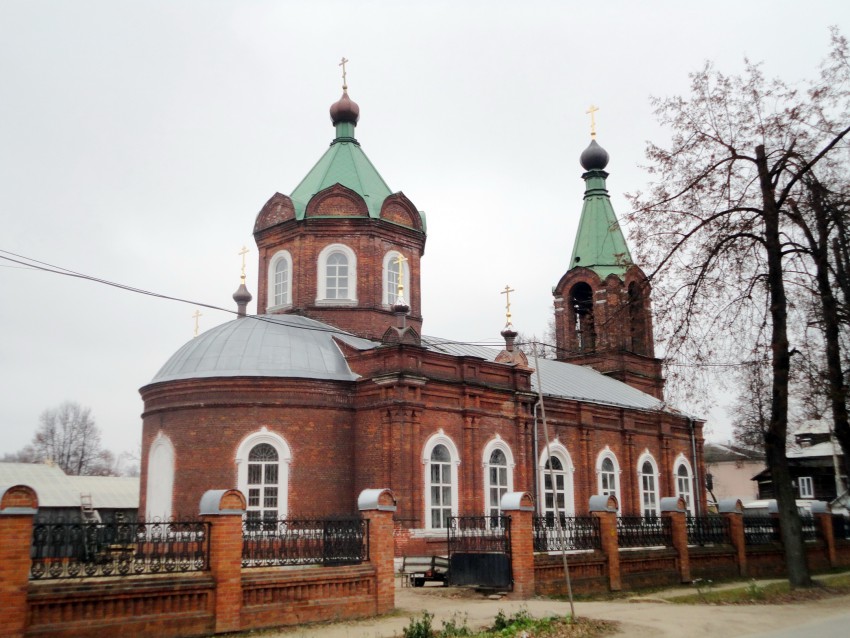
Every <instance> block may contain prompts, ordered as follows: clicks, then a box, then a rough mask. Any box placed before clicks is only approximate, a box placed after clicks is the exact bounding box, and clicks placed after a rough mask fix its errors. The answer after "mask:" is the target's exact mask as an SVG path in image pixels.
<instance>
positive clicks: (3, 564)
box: [0, 485, 38, 636]
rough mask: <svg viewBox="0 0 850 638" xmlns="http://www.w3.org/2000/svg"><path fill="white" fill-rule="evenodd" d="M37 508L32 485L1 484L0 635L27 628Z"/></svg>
mask: <svg viewBox="0 0 850 638" xmlns="http://www.w3.org/2000/svg"><path fill="white" fill-rule="evenodd" d="M37 508H38V496H37V495H36V493H35V490H34V489H32V488H31V487H28V486H26V485H12V486H9V487H0V539H2V542H0V636H23V635H24V632H25V630H26V626H27V616H28V612H29V609H28V606H27V590H28V587H29V573H30V553H29V547H30V544H31V543H32V523H33V518H34V516H35V512H36V510H37Z"/></svg>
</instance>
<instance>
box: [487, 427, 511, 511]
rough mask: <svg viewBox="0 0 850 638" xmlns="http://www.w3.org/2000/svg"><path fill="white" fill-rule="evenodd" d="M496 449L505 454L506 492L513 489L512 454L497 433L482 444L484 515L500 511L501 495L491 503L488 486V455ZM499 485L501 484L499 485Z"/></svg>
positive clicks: (489, 484)
mask: <svg viewBox="0 0 850 638" xmlns="http://www.w3.org/2000/svg"><path fill="white" fill-rule="evenodd" d="M496 450H500V451H501V452H502V453H503V454H504V455H505V464H506V469H507V472H506V474H507V485H506V486H505V487H506V488H507V490H506V491H507V492H513V491H514V467H515V465H516V464H515V463H514V455H513V452H511V448H510V447H509V446H508V444H507V443H505V442H504V441H503V440H502V437H500V436H499V435H498V434H497V435H496V437H495V438H494V439H493V440H491V441H490V442H489V443H488V444H487V445H486V446H484V454H483V457H482V459H481V460H482V467H483V468H484V515H485V516H491V515H492V514H491V511H492V510H496V512H497V513H498V514H499V515H501V513H502V503H501V500H502V498H501V495H500V496H499V499H498V502H496V503H493V501H492V497H491V495H490V488H491V487H492V484H491V481H490V467H491V465H490V457H491V456H492V455H493V452H495V451H496ZM499 487H501V486H499Z"/></svg>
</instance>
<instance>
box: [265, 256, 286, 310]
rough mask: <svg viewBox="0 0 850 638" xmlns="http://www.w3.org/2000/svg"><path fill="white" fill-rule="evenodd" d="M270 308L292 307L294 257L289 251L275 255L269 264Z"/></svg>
mask: <svg viewBox="0 0 850 638" xmlns="http://www.w3.org/2000/svg"><path fill="white" fill-rule="evenodd" d="M268 305H269V308H285V307H287V306H291V305H292V255H290V254H289V251H288V250H281V251H278V252H276V253H275V254H274V257H272V259H271V261H270V262H269V302H268Z"/></svg>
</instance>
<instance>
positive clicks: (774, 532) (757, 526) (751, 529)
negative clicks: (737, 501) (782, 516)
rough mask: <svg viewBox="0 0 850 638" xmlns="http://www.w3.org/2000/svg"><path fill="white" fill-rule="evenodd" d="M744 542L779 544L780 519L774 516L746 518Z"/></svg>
mask: <svg viewBox="0 0 850 638" xmlns="http://www.w3.org/2000/svg"><path fill="white" fill-rule="evenodd" d="M744 542H745V543H746V544H747V545H768V544H770V543H778V542H779V519H776V518H774V517H772V516H746V515H745V516H744Z"/></svg>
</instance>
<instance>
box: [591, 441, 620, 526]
mask: <svg viewBox="0 0 850 638" xmlns="http://www.w3.org/2000/svg"><path fill="white" fill-rule="evenodd" d="M605 459H610V460H611V463H613V465H614V492H613V495H614V496H615V497H617V508H618V511H619V508H621V507H622V500H623V499H622V496H621V495H622V492H621V491H620V472H621V470H620V462H619V461H617V455H616V454H614V452H612V451H611V448H610V447H608V446H607V445H606V446H605V449H604V450H602V451H601V452H600V453H599V454H598V455H597V456H596V490H597V491H596V493H597V494H602V495H603V496H609V495H610V494H612V492H610V490H605V489H604V488H603V486H602V478H603V476H602V464H603V463H604V462H605Z"/></svg>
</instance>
